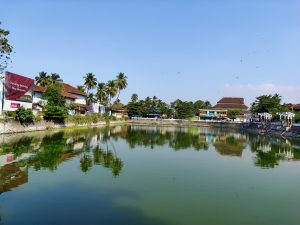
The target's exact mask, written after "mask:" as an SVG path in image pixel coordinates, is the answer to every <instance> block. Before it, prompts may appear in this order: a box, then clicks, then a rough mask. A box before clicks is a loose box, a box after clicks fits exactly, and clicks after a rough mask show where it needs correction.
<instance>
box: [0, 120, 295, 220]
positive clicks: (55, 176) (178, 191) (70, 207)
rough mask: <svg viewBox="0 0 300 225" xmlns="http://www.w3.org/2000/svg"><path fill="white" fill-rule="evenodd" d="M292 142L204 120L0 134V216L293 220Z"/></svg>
mask: <svg viewBox="0 0 300 225" xmlns="http://www.w3.org/2000/svg"><path fill="white" fill-rule="evenodd" d="M299 160H300V143H299V141H297V140H286V139H283V138H271V137H267V136H260V135H258V134H249V133H239V132H237V131H234V130H226V129H225V130H224V129H212V128H198V127H192V128H183V127H156V126H153V127H149V126H116V127H106V128H102V129H97V128H90V129H72V130H64V131H51V132H50V131H47V132H39V133H28V134H16V135H5V136H0V193H1V194H0V224H1V225H10V224H13V225H14V224H22V225H29V224H30V225H32V224H43V225H47V224H49V225H53V224H72V225H74V224H108V225H110V224H130V225H135V224H136V225H143V224H155V225H160V224H163V225H169V224H170V225H171V224H172V225H173V224H175V225H176V224H178V225H182V224H188V225H193V224H197V225H199V224H205V225H210V224H211V225H219V224H220V225H225V224H228V225H240V224H243V225H258V224H259V225H277V224H278V225H284V224H287V225H296V224H297V225H299V224H300V216H299V212H300V179H299V178H300V161H299Z"/></svg>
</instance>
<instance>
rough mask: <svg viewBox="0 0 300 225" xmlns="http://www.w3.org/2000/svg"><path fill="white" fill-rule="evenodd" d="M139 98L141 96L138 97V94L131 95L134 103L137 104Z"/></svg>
mask: <svg viewBox="0 0 300 225" xmlns="http://www.w3.org/2000/svg"><path fill="white" fill-rule="evenodd" d="M138 98H139V96H138V94H136V93H133V94H132V95H131V101H132V102H134V103H136V102H137V100H138Z"/></svg>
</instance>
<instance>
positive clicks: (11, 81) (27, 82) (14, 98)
mask: <svg viewBox="0 0 300 225" xmlns="http://www.w3.org/2000/svg"><path fill="white" fill-rule="evenodd" d="M33 87H34V80H33V79H31V78H28V77H24V76H21V75H18V74H15V73H11V72H5V80H4V104H3V110H4V111H15V110H16V109H18V108H20V107H21V106H23V107H25V108H28V109H30V108H32V96H33Z"/></svg>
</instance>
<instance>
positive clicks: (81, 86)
mask: <svg viewBox="0 0 300 225" xmlns="http://www.w3.org/2000/svg"><path fill="white" fill-rule="evenodd" d="M76 88H77V90H79V91H81V92H83V93H84V92H85V89H84V86H83V85H77V87H76Z"/></svg>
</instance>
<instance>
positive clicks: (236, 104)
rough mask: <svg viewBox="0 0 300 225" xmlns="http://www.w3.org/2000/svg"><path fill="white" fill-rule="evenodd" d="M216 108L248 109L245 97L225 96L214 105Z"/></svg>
mask: <svg viewBox="0 0 300 225" xmlns="http://www.w3.org/2000/svg"><path fill="white" fill-rule="evenodd" d="M213 108H214V109H248V107H247V106H246V105H245V103H244V98H232V97H224V98H222V99H221V100H220V101H218V103H217V104H216V105H215V106H214V107H213Z"/></svg>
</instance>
